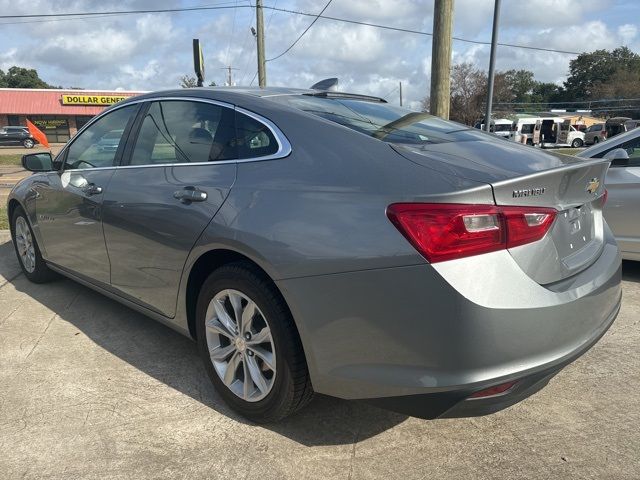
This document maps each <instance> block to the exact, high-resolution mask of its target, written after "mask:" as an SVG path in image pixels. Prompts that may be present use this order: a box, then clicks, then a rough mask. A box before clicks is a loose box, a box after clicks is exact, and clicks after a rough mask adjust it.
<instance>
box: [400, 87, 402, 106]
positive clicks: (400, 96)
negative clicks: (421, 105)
mask: <svg viewBox="0 0 640 480" xmlns="http://www.w3.org/2000/svg"><path fill="white" fill-rule="evenodd" d="M400 106H402V82H400Z"/></svg>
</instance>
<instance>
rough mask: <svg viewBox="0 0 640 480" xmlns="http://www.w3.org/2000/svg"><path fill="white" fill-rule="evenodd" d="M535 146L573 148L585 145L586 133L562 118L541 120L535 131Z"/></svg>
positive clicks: (537, 123)
mask: <svg viewBox="0 0 640 480" xmlns="http://www.w3.org/2000/svg"><path fill="white" fill-rule="evenodd" d="M533 144H534V145H538V144H539V145H540V146H541V147H572V148H580V147H582V146H583V145H584V132H581V131H579V130H577V129H576V128H574V127H573V125H571V120H565V119H564V118H561V117H550V118H541V119H540V121H539V122H536V126H535V128H534V131H533Z"/></svg>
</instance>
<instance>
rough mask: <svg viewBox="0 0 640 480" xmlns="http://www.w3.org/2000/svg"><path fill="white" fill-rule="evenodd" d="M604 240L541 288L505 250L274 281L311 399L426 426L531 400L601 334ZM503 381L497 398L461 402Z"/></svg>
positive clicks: (608, 303) (613, 257) (611, 274)
mask: <svg viewBox="0 0 640 480" xmlns="http://www.w3.org/2000/svg"><path fill="white" fill-rule="evenodd" d="M604 237H605V238H604V247H603V251H602V253H601V255H600V257H599V258H598V260H596V261H595V263H594V264H592V265H591V266H590V267H588V268H587V269H585V270H584V271H582V272H580V273H578V274H577V275H574V276H573V277H571V278H569V279H566V280H564V281H562V282H558V283H557V284H554V285H547V286H541V285H539V284H537V283H535V282H534V281H533V280H531V279H530V278H529V277H528V276H526V275H525V274H524V273H523V271H522V269H521V268H520V267H519V266H518V265H517V264H516V263H515V261H514V260H513V258H512V257H511V256H510V255H509V253H508V252H506V251H502V252H493V253H491V254H486V255H479V256H476V257H469V258H465V259H460V260H454V261H451V262H442V263H440V264H436V265H433V266H432V265H428V264H423V265H415V266H410V267H400V268H389V269H377V270H368V271H358V272H348V273H343V274H336V275H323V276H317V277H306V278H297V279H288V280H281V281H279V282H277V283H278V285H279V287H280V289H281V291H282V293H283V295H284V296H285V299H286V300H287V302H288V304H289V306H290V307H291V310H292V313H293V316H294V318H295V319H296V322H297V324H298V328H299V331H300V334H301V338H302V342H303V346H304V349H305V353H306V356H307V362H308V365H309V370H310V373H311V379H312V383H313V386H314V389H315V390H316V391H317V392H319V393H324V394H327V395H332V396H336V397H340V398H344V399H352V400H367V401H371V402H373V403H376V404H378V405H381V406H386V407H387V408H391V409H394V410H400V411H404V412H405V413H409V414H411V415H417V416H421V417H427V418H435V417H439V416H460V415H479V414H483V413H490V412H492V411H495V410H499V409H500V408H504V407H506V406H508V405H511V404H513V403H515V402H517V401H519V400H520V399H522V398H525V397H526V396H528V395H530V394H531V393H533V392H535V391H536V390H537V389H539V388H541V386H543V385H544V384H545V383H546V382H547V381H548V380H549V378H551V377H552V376H553V375H554V374H555V373H557V372H558V371H559V370H560V369H562V368H563V367H564V366H565V365H566V364H568V363H570V362H571V361H573V360H574V359H576V358H577V357H579V356H580V355H581V354H582V353H584V352H585V351H586V350H588V349H589V348H590V347H591V346H592V345H593V344H594V343H595V342H596V341H597V340H598V339H599V338H600V337H601V336H602V335H603V334H604V333H605V332H606V331H607V329H608V328H609V326H610V325H611V323H612V322H613V320H614V319H615V317H616V315H617V312H618V310H619V308H620V300H621V258H620V253H619V251H618V248H617V246H616V244H615V240H614V239H613V237H612V235H611V233H610V232H609V230H608V228H607V227H606V226H605V235H604ZM514 379H518V380H519V383H518V385H516V387H514V388H513V389H512V390H511V391H509V392H508V394H505V395H504V396H501V397H500V398H499V397H494V398H486V399H478V400H466V399H467V398H468V397H469V395H471V394H473V393H474V392H477V391H479V390H483V389H485V388H487V387H491V386H495V385H499V384H501V383H504V382H507V381H510V380H514Z"/></svg>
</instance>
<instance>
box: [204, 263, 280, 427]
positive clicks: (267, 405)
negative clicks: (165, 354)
mask: <svg viewBox="0 0 640 480" xmlns="http://www.w3.org/2000/svg"><path fill="white" fill-rule="evenodd" d="M256 280H258V281H256ZM226 289H233V290H237V291H239V292H241V293H243V294H244V295H246V296H247V297H248V298H250V299H251V300H253V301H254V302H255V303H256V305H257V306H258V308H259V309H260V311H261V312H262V314H263V316H264V317H265V320H266V322H267V324H268V325H269V328H270V330H271V336H272V339H273V344H274V348H275V352H276V378H275V381H274V384H273V387H272V388H271V391H270V392H269V393H268V394H267V396H266V397H265V398H263V399H262V400H259V401H257V402H247V401H245V400H243V399H241V398H240V397H238V396H236V395H235V394H234V393H233V392H232V391H231V390H229V388H228V387H227V386H226V385H225V384H224V382H223V381H222V380H221V379H220V377H219V376H218V373H217V372H216V370H215V368H214V366H213V363H212V362H211V359H210V357H209V353H208V346H207V339H206V332H205V316H206V312H207V308H208V306H209V303H210V302H211V300H212V299H213V297H214V296H215V295H216V294H217V293H218V292H220V291H222V290H226ZM283 313H284V312H282V310H281V308H280V307H279V305H278V304H277V302H274V299H273V297H272V296H271V295H269V291H268V290H266V288H265V284H264V283H262V282H260V281H259V277H257V276H256V275H255V274H254V273H253V272H251V271H249V270H245V269H241V268H229V267H222V268H220V269H219V270H217V271H215V272H214V273H212V274H211V275H210V276H209V278H208V279H207V280H206V281H205V282H204V284H203V285H202V288H201V290H200V294H199V296H198V303H197V306H196V322H197V323H196V330H197V341H198V349H199V351H200V356H201V357H202V360H203V362H204V366H205V369H206V371H207V375H208V376H209V378H210V379H211V381H212V382H213V384H214V386H215V387H216V390H217V391H218V393H219V394H220V396H222V398H223V399H224V400H225V401H226V402H227V403H228V404H229V405H231V407H232V408H234V409H235V410H237V411H239V412H240V413H241V414H242V415H244V416H246V417H248V418H250V419H251V420H254V421H264V419H265V418H266V419H267V420H268V418H269V417H270V416H272V415H273V412H276V411H278V410H279V408H280V407H281V405H283V404H285V403H287V402H289V401H290V398H291V397H292V396H293V381H292V375H291V368H290V353H291V352H290V348H291V346H290V345H289V342H287V341H286V334H285V331H284V328H285V325H284V323H285V322H284V321H283V320H286V319H282V318H279V317H281V316H282V315H283Z"/></svg>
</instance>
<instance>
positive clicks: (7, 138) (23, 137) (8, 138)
mask: <svg viewBox="0 0 640 480" xmlns="http://www.w3.org/2000/svg"><path fill="white" fill-rule="evenodd" d="M36 143H38V141H37V140H36V139H35V138H33V137H32V136H31V134H30V133H29V129H28V128H27V127H0V145H22V146H23V147H24V148H33V146H34V145H35V144H36Z"/></svg>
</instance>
